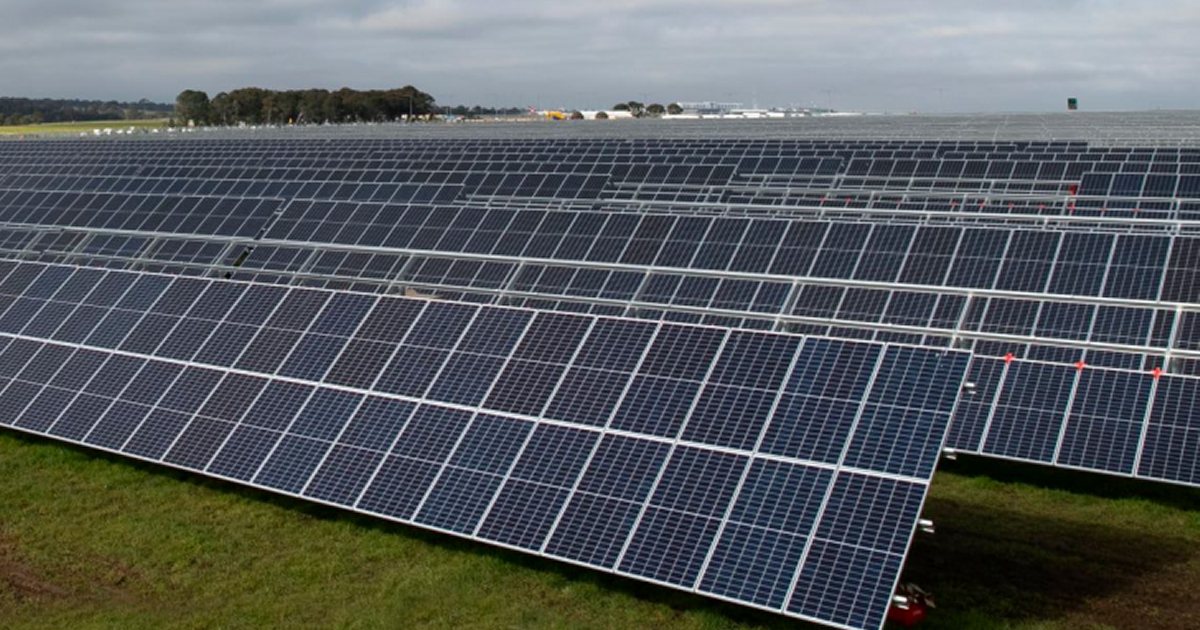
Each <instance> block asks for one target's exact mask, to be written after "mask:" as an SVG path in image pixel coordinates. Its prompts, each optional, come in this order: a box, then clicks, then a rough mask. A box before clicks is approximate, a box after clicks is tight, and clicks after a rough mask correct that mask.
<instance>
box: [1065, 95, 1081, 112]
mask: <svg viewBox="0 0 1200 630" xmlns="http://www.w3.org/2000/svg"><path fill="white" fill-rule="evenodd" d="M1078 110H1079V99H1077V98H1075V97H1073V96H1072V97H1071V98H1068V99H1067V111H1069V112H1074V111H1078Z"/></svg>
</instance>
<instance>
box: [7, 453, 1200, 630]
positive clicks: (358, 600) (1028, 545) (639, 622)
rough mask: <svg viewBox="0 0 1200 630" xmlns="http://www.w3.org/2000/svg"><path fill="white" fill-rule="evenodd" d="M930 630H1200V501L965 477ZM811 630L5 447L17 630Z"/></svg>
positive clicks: (545, 564)
mask: <svg viewBox="0 0 1200 630" xmlns="http://www.w3.org/2000/svg"><path fill="white" fill-rule="evenodd" d="M926 514H927V516H929V517H931V518H933V519H934V520H935V521H936V523H937V528H938V533H937V534H935V535H932V536H928V535H922V536H920V538H919V539H918V542H917V543H916V545H915V547H914V549H913V552H912V554H911V556H910V560H909V565H908V567H909V568H908V570H907V572H906V579H909V580H912V581H915V582H917V583H918V584H921V585H922V586H924V587H925V588H927V589H929V590H932V591H934V593H935V594H936V595H937V596H938V600H939V604H940V608H938V609H937V610H936V611H934V616H933V618H932V620H931V622H930V623H927V624H925V625H924V626H922V627H924V628H930V629H943V628H947V629H948V628H1020V629H1033V628H1037V629H1056V628H1103V627H1114V628H1132V627H1139V628H1195V627H1200V595H1198V594H1197V593H1196V592H1195V588H1194V587H1195V585H1197V584H1200V493H1198V492H1195V491H1191V490H1187V489H1180V488H1173V487H1168V486H1163V485H1155V484H1145V483H1135V482H1125V481H1122V480H1114V479H1107V478H1102V477H1099V476H1095V475H1084V474H1070V473H1062V472H1059V471H1052V470H1046V469H1041V468H1037V467H1024V466H1015V465H1010V464H1003V463H993V462H982V461H977V460H976V461H966V460H963V461H959V462H947V463H946V465H945V466H943V470H942V471H941V472H939V473H938V476H937V479H936V483H935V485H934V490H933V494H932V497H931V499H930V501H929V504H928V506H927V510H926ZM164 626H169V627H182V628H210V627H228V628H238V627H261V626H280V627H297V626H338V627H361V628H376V627H391V628H407V627H433V628H464V627H466V628H472V627H474V628H528V627H535V628H639V627H653V628H656V629H660V630H662V629H668V628H669V629H674V628H796V627H798V624H795V623H793V622H791V621H789V620H787V619H784V618H782V617H776V616H773V615H769V614H760V613H756V612H753V611H749V610H745V609H741V608H739V607H736V606H731V605H724V604H720V603H717V602H713V601H710V600H706V599H704V598H701V597H694V596H690V595H687V594H683V593H677V592H674V591H671V590H668V589H661V588H656V587H652V586H647V585H644V584H641V583H639V582H635V581H632V580H625V579H620V578H615V577H611V576H607V575H602V574H600V573H597V572H592V571H588V570H585V569H578V568H573V567H569V566H565V565H562V564H559V563H556V562H553V561H548V560H541V559H537V558H532V557H529V556H525V555H522V554H518V553H514V552H508V551H505V550H500V549H495V548H491V547H488V546H486V545H481V544H473V543H470V542H467V541H462V540H458V539H454V538H451V537H447V536H440V535H435V534H430V533H424V532H421V531H419V530H416V529H413V528H408V527H404V526H399V525H394V524H390V523H386V522H383V521H380V520H375V519H370V518H365V517H359V516H355V515H352V514H349V513H346V512H342V511H339V510H335V509H330V508H323V507H319V506H314V505H312V504H307V503H305V502H303V501H296V500H290V499H286V498H281V497H277V496H273V495H270V494H267V493H264V492H258V491H254V490H249V489H244V488H240V487H237V486H234V485H231V484H225V483H220V482H215V481H209V480H205V479H202V478H200V477H197V476H194V475H188V474H185V473H179V472H174V471H171V470H167V469H162V468H157V467H154V466H151V465H142V464H138V463H133V462H129V461H126V460H122V459H120V458H117V457H109V456H104V455H99V454H95V453H91V452H88V451H85V450H83V449H76V448H72V447H66V446H62V445H58V444H55V443H51V442H48V441H43V440H39V439H34V438H26V437H19V436H15V435H13V434H10V433H0V627H4V628H63V627H71V628H111V627H120V628H159V627H164Z"/></svg>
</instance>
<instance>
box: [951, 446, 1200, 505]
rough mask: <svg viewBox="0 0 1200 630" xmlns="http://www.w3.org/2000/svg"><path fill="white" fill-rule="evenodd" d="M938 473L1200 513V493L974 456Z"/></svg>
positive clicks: (1163, 484)
mask: <svg viewBox="0 0 1200 630" xmlns="http://www.w3.org/2000/svg"><path fill="white" fill-rule="evenodd" d="M938 470H939V471H944V472H951V473H954V474H956V475H960V476H963V477H987V478H989V479H992V480H994V481H998V482H1001V483H1020V484H1025V485H1028V486H1034V487H1038V488H1046V489H1050V490H1062V491H1065V492H1071V493H1074V494H1083V495H1088V496H1093V497H1098V498H1103V499H1141V500H1143V501H1150V502H1153V503H1157V504H1159V505H1162V506H1164V507H1170V508H1174V509H1179V510H1189V511H1200V489H1197V488H1189V487H1186V486H1179V485H1175V484H1168V483H1160V482H1157V481H1147V480H1143V479H1132V478H1128V477H1117V476H1114V475H1106V474H1101V473H1092V472H1087V471H1082V470H1070V469H1066V468H1054V467H1052V466H1045V465H1042V464H1028V463H1023V462H1013V461H1006V460H1000V459H990V458H987V457H975V456H971V455H959V457H958V460H957V461H943V462H941V463H940V464H938Z"/></svg>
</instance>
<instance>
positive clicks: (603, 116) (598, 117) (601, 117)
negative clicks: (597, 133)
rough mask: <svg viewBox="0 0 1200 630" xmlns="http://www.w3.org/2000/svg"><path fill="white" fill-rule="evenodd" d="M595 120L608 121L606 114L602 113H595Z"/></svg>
mask: <svg viewBox="0 0 1200 630" xmlns="http://www.w3.org/2000/svg"><path fill="white" fill-rule="evenodd" d="M614 109H616V108H614ZM596 120H608V114H606V113H604V112H596Z"/></svg>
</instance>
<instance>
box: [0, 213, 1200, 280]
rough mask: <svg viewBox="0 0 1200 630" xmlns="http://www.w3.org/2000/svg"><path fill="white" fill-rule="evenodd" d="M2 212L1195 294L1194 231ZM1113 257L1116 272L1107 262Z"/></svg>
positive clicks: (618, 217) (11, 216)
mask: <svg viewBox="0 0 1200 630" xmlns="http://www.w3.org/2000/svg"><path fill="white" fill-rule="evenodd" d="M7 199H9V198H8V197H5V198H3V199H0V203H6V202H5V201H4V200H7ZM867 218H868V219H869V218H870V217H867ZM0 220H3V221H4V222H6V223H11V224H27V225H41V226H71V227H87V228H97V229H108V230H131V231H142V232H163V233H180V234H211V235H220V236H241V237H256V236H258V235H259V234H261V233H264V231H265V235H266V237H267V238H270V239H278V240H292V241H302V242H317V243H338V244H344V245H356V246H363V247H387V248H399V249H423V250H436V251H444V252H462V253H469V254H480V255H499V256H512V257H523V258H548V259H563V260H580V261H588V262H607V263H619V264H633V265H652V266H657V267H682V268H696V269H708V270H714V271H731V272H741V273H767V274H771V275H782V276H794V277H807V276H814V277H819V278H847V279H856V280H864V281H874V282H900V283H905V284H919V285H927V284H930V285H945V286H954V287H967V288H978V289H994V290H1000V291H1021V292H1035V293H1037V292H1045V291H1048V292H1053V293H1062V294H1075V295H1095V296H1103V297H1115V298H1132V299H1161V300H1165V301H1168V302H1191V301H1194V300H1195V298H1196V287H1195V284H1196V283H1195V282H1194V279H1193V276H1194V275H1195V269H1196V264H1195V263H1196V257H1197V251H1198V245H1197V242H1198V241H1197V237H1194V236H1166V235H1161V236H1153V235H1140V234H1127V235H1121V234H1104V233H1099V232H1080V233H1066V234H1064V233H1062V232H1059V231H1048V230H1036V229H1028V228H1027V229H1015V228H1001V227H982V226H980V227H968V228H956V227H949V226H940V225H938V226H933V225H927V226H918V225H901V224H883V223H873V222H871V221H869V220H865V221H860V222H856V223H846V222H840V221H829V220H816V219H801V218H792V219H783V218H749V217H727V218H719V217H710V216H678V215H671V214H645V215H643V214H633V213H612V212H592V211H566V210H562V211H556V210H532V209H531V210H512V209H506V208H496V209H490V210H489V209H486V208H483V207H457V206H449V207H436V206H425V205H408V206H400V205H384V204H372V203H355V204H337V203H331V202H307V201H293V202H291V203H287V204H284V203H283V202H280V201H278V200H274V199H258V198H245V199H240V200H238V199H233V198H211V197H185V196H180V197H171V196H165V195H164V196H157V195H115V194H114V195H63V194H55V193H21V194H19V195H18V196H16V197H15V198H13V199H12V201H11V202H7V205H5V206H4V207H3V208H0ZM268 225H269V226H270V227H269V228H268ZM1109 267H1113V268H1114V270H1116V272H1117V273H1116V274H1111V275H1110V274H1109V273H1108V268H1109ZM1126 268H1133V269H1138V268H1148V269H1150V270H1151V272H1150V273H1153V274H1157V275H1158V276H1162V278H1163V281H1162V282H1160V283H1156V282H1149V283H1147V282H1145V281H1144V279H1142V278H1138V277H1133V276H1129V275H1128V274H1126V275H1125V276H1122V275H1121V274H1122V273H1125V272H1124V270H1125V269H1126ZM1164 270H1165V271H1164ZM1031 272H1032V273H1031ZM1131 273H1134V274H1135V275H1136V272H1131ZM1160 289H1161V291H1160Z"/></svg>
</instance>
